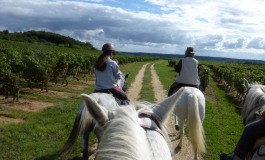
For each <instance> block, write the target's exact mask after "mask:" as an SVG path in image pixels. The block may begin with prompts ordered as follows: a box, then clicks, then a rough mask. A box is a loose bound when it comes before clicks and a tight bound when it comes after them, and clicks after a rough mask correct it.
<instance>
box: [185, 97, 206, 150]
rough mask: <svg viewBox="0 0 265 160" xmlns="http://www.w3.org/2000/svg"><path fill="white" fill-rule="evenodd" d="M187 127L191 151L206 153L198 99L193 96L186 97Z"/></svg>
mask: <svg viewBox="0 0 265 160" xmlns="http://www.w3.org/2000/svg"><path fill="white" fill-rule="evenodd" d="M188 126H189V136H190V138H191V142H192V146H193V149H194V150H195V151H197V152H198V153H202V152H206V148H205V141H204V130H203V127H202V122H201V119H200V115H199V104H198V99H197V97H196V96H195V95H194V94H189V96H188Z"/></svg>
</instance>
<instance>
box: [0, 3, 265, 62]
mask: <svg viewBox="0 0 265 160" xmlns="http://www.w3.org/2000/svg"><path fill="white" fill-rule="evenodd" d="M264 8H265V1H264V0H233V1H231V0H1V1H0V30H6V29H8V30H9V32H24V31H28V30H45V31H49V32H55V33H59V34H62V35H65V36H70V37H72V38H75V39H78V40H80V41H83V42H90V43H92V45H93V46H95V47H96V48H100V47H101V46H102V45H103V44H104V43H106V42H111V43H113V44H114V46H115V49H116V50H118V51H127V52H151V53H165V54H168V53H170V54H184V52H185V49H186V47H187V46H193V47H194V48H195V49H196V51H197V53H196V55H200V56H212V57H228V58H240V59H258V60H265V27H264V26H265V12H264Z"/></svg>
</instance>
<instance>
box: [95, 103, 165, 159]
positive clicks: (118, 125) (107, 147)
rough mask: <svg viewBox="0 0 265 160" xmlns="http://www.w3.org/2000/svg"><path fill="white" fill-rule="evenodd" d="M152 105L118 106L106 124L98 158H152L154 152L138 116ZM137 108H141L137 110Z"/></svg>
mask: <svg viewBox="0 0 265 160" xmlns="http://www.w3.org/2000/svg"><path fill="white" fill-rule="evenodd" d="M151 107H152V105H151V104H150V105H146V104H144V103H135V104H132V105H130V107H128V106H126V107H120V108H118V109H117V110H116V111H115V113H114V117H113V119H111V120H110V121H109V122H107V123H106V124H105V126H104V128H105V130H104V133H103V135H102V139H101V141H100V143H99V147H98V150H97V154H96V159H117V158H118V159H128V160H139V159H146V160H149V159H150V160H151V158H150V157H152V155H153V154H154V153H152V150H151V149H150V144H149V142H148V137H147V135H146V131H145V130H144V129H143V128H142V127H141V126H140V125H139V118H138V114H139V113H140V112H142V111H144V110H150V108H151ZM135 108H138V109H139V110H138V111H136V110H135ZM165 135H167V134H165Z"/></svg>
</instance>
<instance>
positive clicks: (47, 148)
mask: <svg viewBox="0 0 265 160" xmlns="http://www.w3.org/2000/svg"><path fill="white" fill-rule="evenodd" d="M0 44H1V50H0V58H1V62H2V63H1V64H0V67H1V68H0V69H1V77H0V79H1V80H2V82H4V83H7V85H11V86H12V85H14V84H16V85H17V87H18V88H19V89H20V94H19V99H18V102H16V101H14V102H13V99H12V97H9V98H8V99H5V96H6V95H2V96H1V97H0V98H1V100H0V120H1V123H0V144H1V150H0V159H49V155H51V154H52V153H54V152H55V151H56V150H58V149H59V148H60V147H62V146H63V144H64V142H65V141H66V139H67V136H68V135H69V134H70V131H71V127H72V125H73V121H74V119H75V116H76V113H77V111H78V106H79V104H80V101H81V99H80V97H79V95H80V94H81V93H91V92H93V90H94V89H95V87H94V81H95V77H94V75H93V73H92V68H91V67H92V64H93V61H94V60H95V57H96V56H97V55H98V54H99V53H100V52H99V51H98V50H86V49H82V48H67V47H60V46H52V45H43V44H39V43H36V44H31V45H29V44H28V43H24V42H19V43H17V42H12V41H5V40H1V43H0ZM116 58H117V59H119V61H120V68H121V70H122V72H124V73H130V75H129V78H128V87H134V86H131V85H132V84H133V81H134V79H135V77H136V75H137V73H138V72H139V70H140V69H141V67H142V66H143V65H145V64H147V63H149V65H147V68H146V71H145V73H144V76H145V77H144V79H143V87H142V91H141V93H140V98H139V99H140V100H148V101H150V102H154V101H155V96H154V93H153V91H152V89H151V85H150V81H151V76H150V74H151V71H150V66H151V64H154V68H155V70H156V72H157V74H158V76H159V79H160V81H161V83H162V85H163V88H164V89H165V90H168V89H169V87H170V85H171V84H172V82H173V80H174V78H175V76H176V72H175V71H174V68H173V67H171V66H169V65H168V60H158V59H157V58H154V59H153V58H146V57H144V58H142V57H135V56H127V55H122V54H119V53H118V54H117V57H116ZM80 62H82V63H80ZM200 63H201V64H202V65H203V66H206V67H207V68H209V69H210V72H209V83H208V85H207V87H206V90H205V92H204V94H205V97H206V117H205V121H204V129H205V135H206V144H207V153H206V154H205V155H203V158H204V159H209V160H212V159H218V158H219V157H218V154H219V153H220V152H222V151H223V152H227V153H229V152H232V151H233V148H234V147H235V144H236V142H237V140H238V138H239V136H240V134H241V131H242V129H243V125H242V119H241V117H240V108H239V107H238V106H239V105H240V103H241V102H242V93H243V92H244V88H243V86H242V85H241V83H240V81H242V78H246V79H248V80H249V81H250V82H251V83H253V82H259V83H262V84H265V82H264V80H265V76H264V73H265V72H264V71H265V66H264V65H258V64H238V63H220V62H208V61H202V62H200ZM52 66H53V67H52ZM64 66H68V67H67V72H63V71H64V69H65V67H64ZM45 70H46V71H45ZM33 71H34V72H33ZM37 71H38V72H37ZM75 71H78V74H74V73H76V72H75ZM32 72H33V73H32ZM43 73H47V74H43ZM53 73H57V74H58V81H57V83H56V81H55V77H56V76H52V75H54V74H53ZM63 73H67V74H63ZM39 75H45V76H44V78H43V79H44V80H46V81H45V82H47V87H48V91H47V92H46V90H42V91H41V85H40V82H41V81H36V79H37V80H39V77H38V76H39ZM73 75H75V76H76V78H77V79H78V80H77V79H76V78H75V76H73ZM47 77H50V78H47ZM64 80H67V84H66V83H63V81H64ZM10 82H12V83H10ZM1 84H3V83H1ZM1 87H2V86H1ZM30 88H31V89H30ZM90 139H91V141H92V144H93V143H96V139H95V136H94V135H92V136H91V138H90ZM71 157H72V159H81V142H80V140H79V139H78V141H77V142H76V145H75V147H74V150H73V153H72V155H71Z"/></svg>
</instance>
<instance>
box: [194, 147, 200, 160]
mask: <svg viewBox="0 0 265 160" xmlns="http://www.w3.org/2000/svg"><path fill="white" fill-rule="evenodd" d="M194 160H199V157H198V152H197V149H195V151H194Z"/></svg>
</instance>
